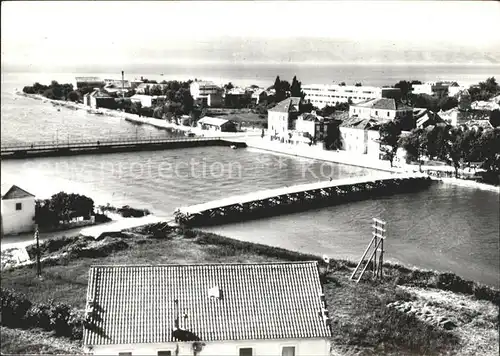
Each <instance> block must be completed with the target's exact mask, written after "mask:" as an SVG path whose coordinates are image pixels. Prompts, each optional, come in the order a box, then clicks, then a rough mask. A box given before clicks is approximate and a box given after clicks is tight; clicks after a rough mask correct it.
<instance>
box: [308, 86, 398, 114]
mask: <svg viewBox="0 0 500 356" xmlns="http://www.w3.org/2000/svg"><path fill="white" fill-rule="evenodd" d="M302 91H303V92H304V94H305V97H304V99H305V100H306V101H308V102H310V103H311V104H313V105H314V106H315V107H317V108H320V109H321V108H324V107H325V106H327V105H328V106H335V105H336V104H339V103H347V102H349V100H351V102H353V103H359V102H362V101H365V100H369V99H377V98H382V97H389V96H391V97H392V96H398V95H400V93H401V90H400V89H398V88H380V87H370V86H354V85H338V84H309V85H303V86H302Z"/></svg>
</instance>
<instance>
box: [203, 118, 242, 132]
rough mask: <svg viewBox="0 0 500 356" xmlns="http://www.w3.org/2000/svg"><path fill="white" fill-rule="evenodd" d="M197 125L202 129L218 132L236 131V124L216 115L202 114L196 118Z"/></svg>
mask: <svg viewBox="0 0 500 356" xmlns="http://www.w3.org/2000/svg"><path fill="white" fill-rule="evenodd" d="M198 127H200V128H201V129H202V130H211V131H220V132H236V131H237V128H236V124H235V123H234V122H232V121H231V120H226V119H221V118H218V117H210V116H204V117H203V118H201V119H200V120H198Z"/></svg>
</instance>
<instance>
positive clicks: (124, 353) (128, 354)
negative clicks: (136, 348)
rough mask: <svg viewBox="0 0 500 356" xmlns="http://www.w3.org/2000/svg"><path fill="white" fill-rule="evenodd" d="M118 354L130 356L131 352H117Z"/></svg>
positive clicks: (119, 355)
mask: <svg viewBox="0 0 500 356" xmlns="http://www.w3.org/2000/svg"><path fill="white" fill-rule="evenodd" d="M118 356H132V352H118Z"/></svg>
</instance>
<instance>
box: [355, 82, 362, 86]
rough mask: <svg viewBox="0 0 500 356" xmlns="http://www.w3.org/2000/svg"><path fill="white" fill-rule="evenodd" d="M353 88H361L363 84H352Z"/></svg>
mask: <svg viewBox="0 0 500 356" xmlns="http://www.w3.org/2000/svg"><path fill="white" fill-rule="evenodd" d="M354 86H355V87H362V86H363V84H361V83H359V82H358V83H356V84H354Z"/></svg>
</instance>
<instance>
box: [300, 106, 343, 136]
mask: <svg viewBox="0 0 500 356" xmlns="http://www.w3.org/2000/svg"><path fill="white" fill-rule="evenodd" d="M337 125H338V122H337V120H332V119H328V118H324V117H322V116H320V115H318V114H317V113H316V112H315V111H312V112H311V113H304V114H301V115H299V117H298V118H297V120H296V121H295V135H293V136H292V140H293V141H295V142H296V143H298V142H304V143H308V144H309V143H310V144H315V143H316V142H318V141H320V142H324V141H326V140H327V138H328V135H329V134H332V130H333V129H334V128H336V126H337ZM296 136H298V139H297V138H295V137H296ZM294 138H295V139H294ZM300 138H302V139H300Z"/></svg>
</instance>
